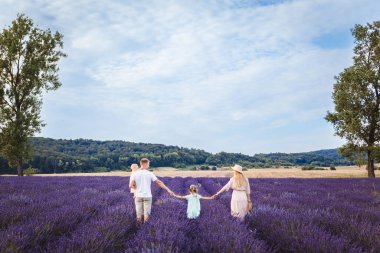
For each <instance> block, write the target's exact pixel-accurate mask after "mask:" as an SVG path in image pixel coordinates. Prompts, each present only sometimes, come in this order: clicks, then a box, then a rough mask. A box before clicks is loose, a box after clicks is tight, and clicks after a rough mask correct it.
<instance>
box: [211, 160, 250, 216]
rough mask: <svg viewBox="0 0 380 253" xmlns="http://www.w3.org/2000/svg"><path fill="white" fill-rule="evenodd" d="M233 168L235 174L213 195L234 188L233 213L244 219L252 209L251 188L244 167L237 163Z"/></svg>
mask: <svg viewBox="0 0 380 253" xmlns="http://www.w3.org/2000/svg"><path fill="white" fill-rule="evenodd" d="M232 170H233V171H234V176H233V177H232V178H231V179H230V180H229V181H228V183H227V184H226V185H225V186H224V187H223V188H222V189H220V191H218V192H217V193H216V194H215V195H213V196H212V197H216V196H218V195H219V194H221V193H222V192H224V191H228V190H229V189H232V190H233V192H232V198H231V215H232V216H234V217H236V218H239V219H240V220H243V219H244V217H245V216H246V215H247V213H248V212H249V211H251V210H252V203H251V189H250V186H249V181H248V179H247V178H246V177H245V176H244V174H243V168H242V167H241V166H240V165H237V164H235V166H234V167H232Z"/></svg>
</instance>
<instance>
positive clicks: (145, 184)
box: [129, 169, 157, 198]
mask: <svg viewBox="0 0 380 253" xmlns="http://www.w3.org/2000/svg"><path fill="white" fill-rule="evenodd" d="M129 180H130V182H132V180H134V181H135V182H136V192H135V197H138V198H151V197H152V191H151V189H150V186H151V183H152V182H154V181H156V180H157V177H156V175H154V174H153V173H152V172H150V171H149V170H143V169H139V170H137V171H135V172H133V173H132V174H131V177H130V179H129Z"/></svg>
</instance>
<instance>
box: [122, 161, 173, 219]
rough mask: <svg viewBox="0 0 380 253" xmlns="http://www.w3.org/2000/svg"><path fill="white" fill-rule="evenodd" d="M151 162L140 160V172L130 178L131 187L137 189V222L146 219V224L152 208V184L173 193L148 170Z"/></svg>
mask: <svg viewBox="0 0 380 253" xmlns="http://www.w3.org/2000/svg"><path fill="white" fill-rule="evenodd" d="M148 168H149V160H148V159H147V158H142V159H141V160H140V170H137V171H135V172H134V173H132V174H131V177H130V184H129V185H130V187H131V188H133V189H135V207H136V216H137V222H139V223H140V222H142V218H143V217H144V222H147V221H148V219H149V215H150V211H151V208H152V192H151V189H150V187H151V183H152V181H153V182H155V183H156V184H157V185H158V186H160V187H161V188H163V189H165V190H166V191H168V192H169V194H173V192H172V191H171V190H170V189H169V188H168V187H167V186H166V185H165V184H164V183H163V182H162V181H160V180H158V179H157V177H156V176H155V175H154V174H153V173H152V172H150V171H149V170H148Z"/></svg>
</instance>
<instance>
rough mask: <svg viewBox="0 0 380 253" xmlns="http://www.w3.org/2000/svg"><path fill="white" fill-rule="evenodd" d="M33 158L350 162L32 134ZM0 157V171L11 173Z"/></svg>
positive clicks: (48, 169) (98, 165)
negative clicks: (65, 138)
mask: <svg viewBox="0 0 380 253" xmlns="http://www.w3.org/2000/svg"><path fill="white" fill-rule="evenodd" d="M31 144H32V146H33V148H34V151H35V152H34V156H33V159H32V160H31V161H30V162H29V164H28V165H29V166H31V167H33V168H37V169H38V170H39V171H40V172H41V173H53V172H56V173H65V172H92V171H109V170H116V169H127V168H129V166H130V165H131V164H132V163H138V161H139V159H140V158H141V157H147V158H148V159H149V160H150V161H151V166H153V167H166V166H167V167H177V168H182V167H188V166H197V165H204V164H205V165H215V166H223V165H233V164H235V163H239V164H241V165H243V166H249V167H257V168H259V167H273V166H294V165H315V166H330V165H350V164H351V163H350V162H349V161H347V160H345V159H342V158H341V157H340V156H339V155H338V153H337V149H328V150H319V151H314V152H305V153H291V154H286V153H270V154H256V155H253V156H249V155H244V154H240V153H226V152H220V153H217V154H212V153H209V152H206V151H204V150H200V149H193V148H191V149H189V148H182V147H178V146H166V145H162V144H150V143H133V142H126V141H95V140H87V139H76V140H62V139H58V140H56V139H51V138H42V137H34V138H31ZM13 172H15V170H13V169H10V168H9V167H8V165H7V162H6V161H5V160H4V159H3V158H1V157H0V173H2V174H4V173H13Z"/></svg>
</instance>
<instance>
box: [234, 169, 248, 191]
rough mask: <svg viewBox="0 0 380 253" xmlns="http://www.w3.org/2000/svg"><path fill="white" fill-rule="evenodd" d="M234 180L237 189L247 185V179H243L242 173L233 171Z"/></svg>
mask: <svg viewBox="0 0 380 253" xmlns="http://www.w3.org/2000/svg"><path fill="white" fill-rule="evenodd" d="M234 179H235V183H236V186H237V187H238V188H240V187H242V186H244V185H246V184H248V179H247V178H246V177H245V175H244V174H243V173H240V172H237V171H235V173H234Z"/></svg>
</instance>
